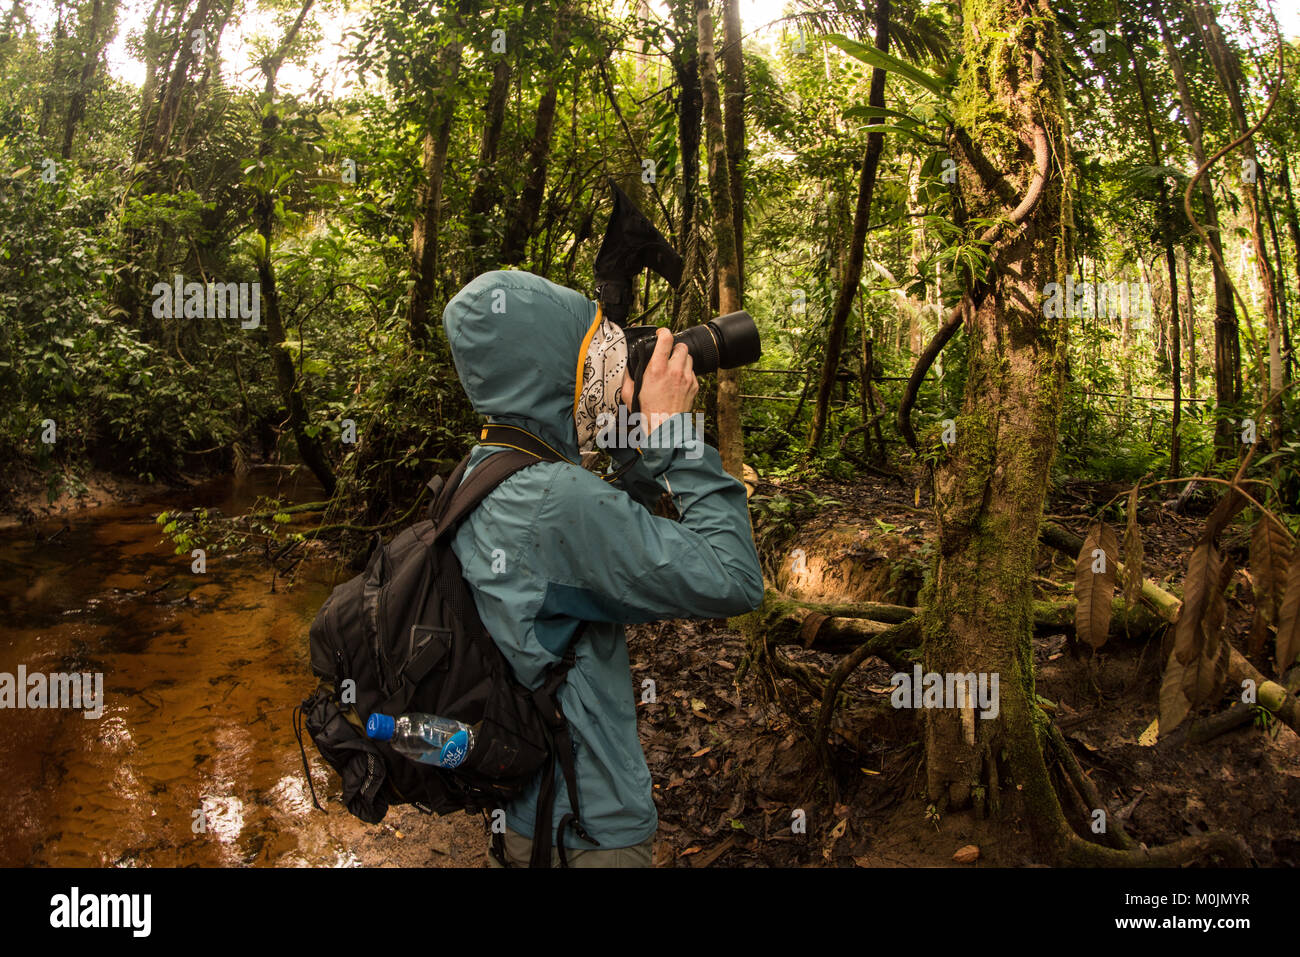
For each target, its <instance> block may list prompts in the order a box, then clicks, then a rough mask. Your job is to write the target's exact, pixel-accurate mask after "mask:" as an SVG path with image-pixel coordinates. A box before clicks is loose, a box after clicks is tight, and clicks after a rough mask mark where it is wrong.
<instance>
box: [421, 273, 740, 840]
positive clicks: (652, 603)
mask: <svg viewBox="0 0 1300 957" xmlns="http://www.w3.org/2000/svg"><path fill="white" fill-rule="evenodd" d="M595 318H596V303H594V302H592V301H591V300H589V299H587V298H586V297H585V296H583V295H582V294H581V293H578V292H574V291H573V290H571V289H566V288H564V287H563V286H557V285H555V284H554V283H552V282H549V281H547V280H545V279H542V278H540V277H538V276H534V275H532V274H530V273H526V272H516V271H499V272H488V273H484V274H483V275H481V276H479V277H477V278H476V279H474V280H473V281H472V282H470V283H469V284H468V285H467V286H465V288H464V289H462V290H461V291H460V292H459V293H457V294H456V296H455V298H453V299H452V300H451V302H449V303H448V304H447V308H446V309H445V310H444V311H443V317H442V321H443V327H444V329H445V330H446V332H447V340H448V342H449V343H450V344H451V351H452V356H453V358H454V360H455V363H456V371H457V373H458V374H459V376H460V381H461V383H462V385H463V386H464V387H465V392H466V394H467V395H468V396H469V399H470V401H471V403H472V404H473V406H474V409H475V410H476V411H477V412H479V413H480V414H482V415H485V416H487V417H488V418H489V419H490V420H491V421H492V422H496V423H501V424H504V425H513V426H517V427H519V428H523V429H527V430H528V431H530V432H532V433H533V434H534V435H536V436H537V437H539V438H541V439H542V440H543V441H545V442H546V443H547V444H549V445H550V446H551V447H552V448H553V449H555V450H556V451H557V452H559V453H560V454H561V455H563V456H564V457H565V458H566V459H568V460H569V461H568V462H558V463H549V462H543V463H539V464H537V465H531V466H528V467H527V468H525V469H523V470H521V471H520V472H517V473H516V474H514V475H512V476H511V477H510V478H508V479H506V480H505V482H503V483H502V484H501V485H500V486H499V487H498V488H497V489H495V490H494V491H493V492H492V493H491V494H490V495H489V496H488V497H487V498H486V499H484V500H483V502H482V504H480V505H479V507H478V508H477V509H476V510H475V511H474V512H473V513H472V514H471V515H470V517H469V518H468V519H467V520H466V521H465V522H464V524H463V525H462V527H461V528H460V530H459V531H458V532H457V533H456V536H455V539H454V540H453V543H452V548H453V550H454V551H455V553H456V556H457V558H459V559H460V562H461V565H462V566H463V568H464V575H465V579H466V581H467V582H468V583H469V585H470V588H471V590H472V592H473V594H474V600H475V605H476V606H477V608H478V612H479V615H480V617H481V618H482V620H483V624H484V626H485V627H486V628H487V630H488V632H489V633H490V634H491V635H492V637H493V638H494V639H495V641H496V643H497V645H498V646H499V647H500V649H501V651H502V653H503V654H504V655H505V657H506V658H507V660H508V661H509V662H510V665H511V667H512V668H513V669H514V673H515V676H516V678H518V679H519V680H520V681H521V682H522V683H523V684H525V685H527V686H528V687H530V688H536V687H537V686H538V685H539V684H540V683H541V676H542V672H543V670H544V669H545V668H546V667H547V666H548V665H550V664H552V663H554V662H556V661H559V659H560V658H561V657H562V656H563V654H564V652H565V650H566V648H567V647H568V644H569V641H570V639H572V638H573V635H574V632H575V631H576V630H577V628H578V625H579V622H580V621H581V620H586V621H587V622H588V623H589V624H588V625H587V630H586V633H585V635H584V636H583V637H582V639H581V640H580V641H579V642H578V643H577V646H576V660H575V663H574V666H573V668H572V670H571V671H570V672H569V675H568V678H567V680H566V681H565V682H564V684H563V685H561V688H560V702H561V705H562V707H563V708H564V714H565V716H566V717H567V718H568V722H569V727H570V730H571V733H572V737H573V742H574V746H575V749H576V760H575V765H576V769H577V781H578V800H579V805H580V810H581V812H582V822H583V824H584V825H585V826H586V828H587V830H588V832H589V833H590V834H591V836H592V837H593V838H595V839H596V840H597V841H599V842H600V846H601V847H602V848H618V847H629V846H631V845H633V844H638V843H640V842H641V841H644V840H645V839H646V838H648V837H650V836H651V835H653V834H654V832H655V830H656V829H657V827H658V815H657V814H656V812H655V806H654V801H653V800H652V798H651V787H650V771H649V769H648V768H647V767H646V762H645V755H644V754H643V753H642V751H641V744H640V741H639V740H638V738H637V727H636V703H637V699H638V697H639V695H638V694H637V691H638V690H639V689H637V688H635V687H634V685H633V681H632V674H631V670H630V667H629V662H628V652H627V641H626V638H625V635H624V629H623V626H624V624H626V623H629V622H647V621H656V620H660V619H665V618H725V617H728V616H731V615H736V614H741V613H743V612H747V611H751V610H753V609H754V608H756V607H758V605H759V603H760V602H761V601H762V598H763V575H762V571H761V569H760V567H759V562H758V554H757V553H756V551H755V549H754V539H753V535H752V533H751V531H750V525H749V518H748V514H747V507H746V502H745V488H744V486H743V485H742V484H741V483H740V482H738V481H737V480H736V479H734V478H732V477H731V476H730V475H728V474H727V473H726V472H724V471H723V469H722V463H721V460H720V459H719V457H718V453H717V451H716V450H714V449H713V448H710V447H708V446H707V445H705V443H704V442H703V441H702V440H700V441H698V442H695V443H691V442H690V441H689V440H687V441H679V442H678V447H676V448H653V447H645V448H643V450H642V454H641V455H640V461H639V462H638V463H637V464H636V465H635V466H634V467H633V468H632V470H631V472H630V473H629V474H628V476H627V478H626V484H627V486H628V488H629V489H630V490H631V491H632V492H635V493H636V494H637V496H638V499H639V501H638V499H634V498H633V497H632V496H631V494H630V493H629V491H624V490H623V489H621V488H616V487H613V486H611V485H610V484H609V483H607V482H605V481H603V480H602V479H601V478H600V477H599V476H597V475H596V474H594V473H592V472H589V471H587V470H585V469H583V468H581V467H580V466H579V465H576V464H571V463H576V462H578V461H579V453H578V446H577V441H578V438H577V429H576V427H575V424H574V417H573V410H574V401H575V391H576V385H577V378H578V376H579V374H580V371H581V369H580V360H581V356H580V355H579V353H580V351H582V349H583V347H584V343H585V342H587V341H589V337H588V331H589V330H590V329H591V327H592V323H593V322H594V321H595ZM674 419H680V420H682V421H679V422H677V423H676V426H677V428H676V430H675V432H676V435H677V436H678V437H679V439H680V437H681V436H683V435H687V433H685V432H684V430H683V429H682V428H681V426H682V425H683V424H684V423H686V422H689V421H690V419H689V417H686V416H674ZM672 421H673V420H671V419H670V420H669V423H666V424H665V425H663V426H661V427H660V431H661V432H663V430H665V429H667V428H668V426H669V424H670V423H672ZM665 434H667V433H665ZM661 439H662V436H660V434H659V433H656V435H655V436H652V437H651V439H650V441H649V442H647V443H646V446H653V445H654V444H655V443H656V442H657V441H660V440H661ZM665 444H666V443H665ZM500 450H501V449H500V447H492V446H482V445H480V446H477V447H475V448H474V450H473V452H472V454H471V457H470V469H471V470H472V469H473V467H474V466H475V465H477V464H478V463H481V462H482V461H483V459H484V458H486V457H487V456H489V455H493V454H495V453H496V452H499V451H500ZM701 452H702V454H701ZM688 453H689V454H688ZM623 454H628V453H623ZM632 454H635V453H632ZM692 456H694V457H692ZM660 490H665V491H668V492H669V493H671V495H672V497H673V502H674V504H675V505H676V507H677V511H678V513H679V514H680V515H681V521H680V522H675V521H671V520H669V519H666V518H659V517H656V516H654V515H652V514H651V513H650V511H649V509H648V508H647V507H646V505H645V504H642V503H646V502H649V501H651V500H652V499H653V498H657V497H658V496H659V494H660ZM644 677H646V678H650V679H652V680H653V679H654V678H655V676H654V675H653V674H650V673H647V674H645V675H644ZM669 690H670V689H668V688H666V687H665V686H664V682H663V681H662V680H661V681H659V682H658V689H657V691H658V693H659V694H664V693H665V692H667V691H669ZM555 773H556V781H557V784H558V787H557V793H556V801H555V814H554V818H553V820H552V824H551V827H552V832H553V831H554V828H555V827H556V826H558V824H559V821H560V818H561V817H562V816H563V815H565V814H566V813H568V812H569V809H570V806H569V796H568V793H567V789H566V788H565V787H564V786H563V777H562V774H561V771H560V769H559V766H558V762H557V765H556V772H555ZM539 787H540V776H539V780H538V781H537V782H535V783H534V785H533V786H532V787H531V788H530V790H529V792H528V793H527V794H525V795H524V796H523V797H521V798H520V799H519V800H517V801H514V802H512V803H511V804H510V805H509V806H508V807H507V808H506V823H507V825H508V826H509V827H510V828H511V830H513V831H515V832H517V833H519V834H522V835H524V836H526V837H530V838H531V837H532V836H533V824H534V820H535V818H536V805H537V792H538V789H539ZM565 846H566V847H574V848H590V846H591V845H589V844H586V843H585V842H583V841H582V840H581V839H580V838H578V837H577V836H576V835H575V834H574V833H573V831H572V829H570V828H566V829H565Z"/></svg>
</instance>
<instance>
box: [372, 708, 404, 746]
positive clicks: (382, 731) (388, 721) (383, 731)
mask: <svg viewBox="0 0 1300 957" xmlns="http://www.w3.org/2000/svg"><path fill="white" fill-rule="evenodd" d="M396 728H397V719H396V718H393V717H392V716H390V715H386V714H379V713H378V712H376V713H375V714H372V715H371V716H370V717H369V718H368V719H367V720H366V737H368V738H373V739H374V740H376V741H387V740H389V739H390V738H392V736H393V731H394V730H395V729H396Z"/></svg>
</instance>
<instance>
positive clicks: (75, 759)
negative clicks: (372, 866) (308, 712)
mask: <svg viewBox="0 0 1300 957" xmlns="http://www.w3.org/2000/svg"><path fill="white" fill-rule="evenodd" d="M277 487H278V489H279V494H280V495H282V496H284V497H287V498H291V499H294V500H297V501H307V500H311V499H313V498H316V497H317V496H318V493H319V488H318V487H313V485H312V484H311V483H310V482H309V480H307V479H304V478H302V477H294V476H292V475H291V474H290V473H288V472H287V471H282V470H278V469H259V470H255V471H254V472H253V473H252V474H251V475H249V476H247V477H246V478H245V479H243V480H240V481H236V480H234V479H225V480H221V481H219V482H215V483H212V484H210V485H208V486H205V487H203V488H200V489H198V490H196V491H192V492H187V493H185V494H184V495H183V496H180V497H170V498H168V497H160V498H158V499H157V500H154V501H149V502H146V503H143V504H141V505H139V506H130V507H115V508H106V509H97V510H94V511H89V512H85V513H82V514H80V515H78V516H75V517H73V518H72V519H71V520H70V523H69V524H70V527H68V528H67V529H65V530H63V531H61V532H60V531H59V529H60V528H62V526H63V524H64V522H63V521H56V522H53V523H51V524H47V525H44V526H42V527H41V528H40V532H41V533H42V534H41V537H40V538H39V539H37V536H36V533H35V530H33V529H32V528H11V529H5V530H0V673H8V674H11V675H13V674H16V673H17V671H18V666H19V665H25V666H26V669H27V673H28V674H29V675H30V674H32V673H35V672H44V673H47V674H48V673H51V672H73V671H76V672H90V673H93V672H102V673H103V676H104V677H103V689H104V695H103V699H104V700H103V714H102V716H101V717H99V718H97V719H89V718H87V717H85V712H84V711H83V710H72V709H62V710H60V709H48V708H47V709H43V710H31V709H11V708H4V709H2V710H0V865H23V864H31V865H67V866H104V865H109V866H114V865H115V866H127V867H130V866H177V865H193V864H198V865H238V864H279V865H295V864H298V865H304V864H334V865H338V864H351V863H356V861H355V856H354V854H353V852H352V851H350V850H349V849H348V842H347V841H346V839H341V838H340V837H336V836H334V832H337V831H338V828H337V826H334V825H333V820H334V819H335V818H337V817H338V815H334V814H331V815H328V816H326V815H321V814H320V812H312V811H311V799H310V797H309V796H308V793H307V787H306V783H305V779H304V778H303V774H302V766H301V758H300V756H299V752H298V745H297V742H296V741H295V739H294V735H293V729H292V722H291V719H290V712H291V709H292V707H293V705H294V704H295V703H297V702H298V701H300V700H301V699H302V697H303V696H304V694H305V692H306V691H307V690H308V689H309V686H310V685H311V683H312V679H311V677H310V670H309V668H308V665H307V625H308V624H309V622H310V621H311V617H312V615H313V614H314V613H315V611H316V609H317V608H318V607H319V606H320V603H321V602H322V601H323V600H324V599H325V596H326V595H327V594H328V592H329V588H330V586H331V584H332V581H333V576H334V574H335V569H334V567H333V565H332V563H323V562H322V563H317V564H314V565H312V564H308V563H306V562H304V563H303V564H301V565H299V566H298V568H297V570H296V573H295V576H294V581H293V583H292V584H291V585H290V584H288V583H286V582H285V581H284V580H283V579H277V580H276V581H275V583H274V590H273V589H272V570H271V569H270V567H269V566H267V565H266V564H265V563H264V562H259V561H258V560H257V559H256V558H255V557H251V556H250V557H243V558H230V559H223V558H220V557H213V556H210V557H209V561H208V565H207V573H206V575H196V574H194V573H193V572H192V571H191V570H190V558H189V557H188V556H179V555H176V554H174V552H173V544H172V543H171V541H170V540H166V539H164V537H163V535H162V533H161V528H160V527H159V526H158V525H156V524H155V523H154V516H155V515H156V514H157V513H158V512H159V511H162V510H164V509H167V508H175V507H180V506H185V507H188V506H198V505H206V506H209V507H213V506H215V507H217V508H220V509H221V510H222V511H223V512H224V513H225V514H228V515H229V514H234V513H236V512H238V511H240V510H243V509H246V508H247V507H248V505H249V504H251V502H252V500H253V499H254V497H255V496H256V495H259V494H270V493H273V492H275V491H276V489H277ZM56 533H57V534H56ZM50 536H53V537H52V539H51V538H50ZM304 741H305V742H306V744H307V747H308V753H309V755H311V754H312V753H313V751H312V748H311V742H310V739H307V738H305V737H304ZM314 763H315V764H316V765H317V766H319V764H320V762H319V758H317V759H316V760H315V762H314ZM324 783H325V775H324V774H323V773H321V772H320V771H319V770H318V772H317V777H316V785H317V790H318V792H319V791H320V790H321V786H322V784H324ZM322 799H323V795H322ZM200 809H202V811H203V814H202V818H203V822H204V824H205V825H206V830H204V831H199V830H198V821H199V815H198V814H197V813H196V812H198V811H199V810H200ZM309 812H310V813H309Z"/></svg>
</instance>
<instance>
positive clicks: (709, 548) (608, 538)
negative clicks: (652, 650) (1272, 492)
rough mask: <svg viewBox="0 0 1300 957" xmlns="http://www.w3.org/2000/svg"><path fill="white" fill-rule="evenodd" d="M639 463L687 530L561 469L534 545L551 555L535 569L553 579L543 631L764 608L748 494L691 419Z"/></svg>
mask: <svg viewBox="0 0 1300 957" xmlns="http://www.w3.org/2000/svg"><path fill="white" fill-rule="evenodd" d="M641 460H642V461H641V465H640V466H639V468H640V469H643V470H644V471H645V475H646V476H648V477H650V478H651V479H653V480H654V481H655V482H656V483H657V484H659V485H662V487H663V488H664V489H666V490H667V491H668V492H670V493H671V495H672V497H673V502H674V504H675V505H676V507H677V511H678V513H679V514H680V516H681V520H680V521H678V522H674V521H672V520H670V519H666V518H660V517H658V516H655V515H652V514H650V513H649V512H648V511H646V509H645V508H644V507H642V506H641V505H640V504H638V503H637V502H636V501H634V500H633V499H632V498H631V497H630V496H629V495H628V494H627V493H626V492H624V491H621V490H619V489H616V488H611V487H610V486H609V485H608V484H606V483H604V482H602V481H600V480H599V479H598V478H597V477H596V476H594V475H592V474H591V473H589V472H582V471H581V470H579V469H563V470H557V472H556V476H555V479H554V480H553V481H552V482H551V485H550V487H549V489H548V493H547V496H546V500H545V502H544V503H543V505H542V507H541V510H540V513H539V515H538V526H537V536H536V539H535V542H534V547H535V548H538V549H541V550H542V551H543V553H544V554H542V555H539V556H537V557H538V558H539V559H540V561H538V562H537V563H536V564H535V565H534V567H535V568H539V567H544V568H545V575H544V577H545V578H546V590H545V596H544V598H543V600H542V604H541V608H540V609H539V612H538V615H537V624H538V626H539V632H546V631H549V630H551V629H550V628H548V627H547V625H548V623H550V624H551V625H552V627H558V626H559V625H560V622H558V621H556V619H566V620H567V621H569V622H570V623H571V622H572V619H574V618H579V619H585V620H588V621H611V622H622V623H631V622H645V621H655V620H658V619H663V618H724V617H727V616H730V615H737V614H741V613H743V612H747V611H752V610H753V609H755V608H757V607H758V606H759V604H760V603H761V602H762V600H763V573H762V570H761V568H760V566H759V562H758V553H757V551H756V550H755V548H754V537H753V533H752V531H751V529H750V524H749V511H748V507H747V503H746V500H745V487H744V485H742V484H741V483H740V482H738V481H736V480H735V479H734V478H732V477H731V476H730V475H728V474H727V473H726V472H725V471H723V469H722V462H721V459H720V458H719V456H718V453H717V451H716V450H715V449H712V448H710V447H709V446H708V445H706V444H705V442H704V441H703V439H702V438H699V437H696V436H695V435H694V434H693V432H692V423H691V418H690V417H689V416H687V415H676V416H673V417H672V418H670V419H668V420H667V421H665V422H664V423H663V424H662V425H661V426H660V427H659V429H657V430H656V431H655V432H654V433H653V434H652V435H651V436H650V438H649V440H648V442H647V443H646V446H645V447H643V449H642V454H641ZM566 630H568V629H566Z"/></svg>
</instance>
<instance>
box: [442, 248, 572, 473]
mask: <svg viewBox="0 0 1300 957" xmlns="http://www.w3.org/2000/svg"><path fill="white" fill-rule="evenodd" d="M595 318H596V303H595V302H593V301H592V300H590V299H588V298H587V297H586V296H584V295H582V293H579V292H575V291H574V290H572V289H566V288H565V287H564V286H559V285H556V284H555V283H553V282H551V281H550V280H547V279H543V278H542V277H541V276H535V275H533V274H532V273H527V272H520V271H517V270H494V271H492V272H485V273H483V275H481V276H478V277H476V278H475V279H473V280H471V281H470V282H469V284H468V285H466V286H465V287H464V288H463V289H461V291H460V292H458V293H456V295H455V296H454V297H452V300H451V301H450V302H449V303H447V308H446V309H444V310H443V312H442V326H443V329H444V330H446V333H447V341H448V343H449V344H450V346H451V355H452V359H453V361H454V362H455V364H456V374H457V375H458V376H460V382H461V385H462V386H464V388H465V394H466V395H467V396H469V401H470V404H471V405H473V407H474V411H475V412H477V413H479V414H480V415H485V416H487V417H488V418H489V419H491V420H492V421H493V422H499V423H501V424H503V425H514V426H517V427H519V428H523V429H527V430H528V431H530V432H532V433H533V434H534V435H536V436H537V437H538V438H540V439H542V440H543V441H545V442H546V443H547V444H549V445H550V446H552V447H553V448H554V449H555V450H556V451H557V452H559V453H561V454H562V455H564V456H565V457H566V458H568V459H570V460H571V461H573V462H577V461H578V456H579V453H578V433H577V428H576V427H575V425H574V421H573V409H574V401H575V396H574V393H575V389H576V387H577V384H578V379H579V377H580V375H581V371H582V370H581V368H580V367H579V360H580V357H581V354H582V351H583V348H584V344H585V343H586V341H588V331H589V330H590V329H591V327H592V324H593V322H594V321H595Z"/></svg>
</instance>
